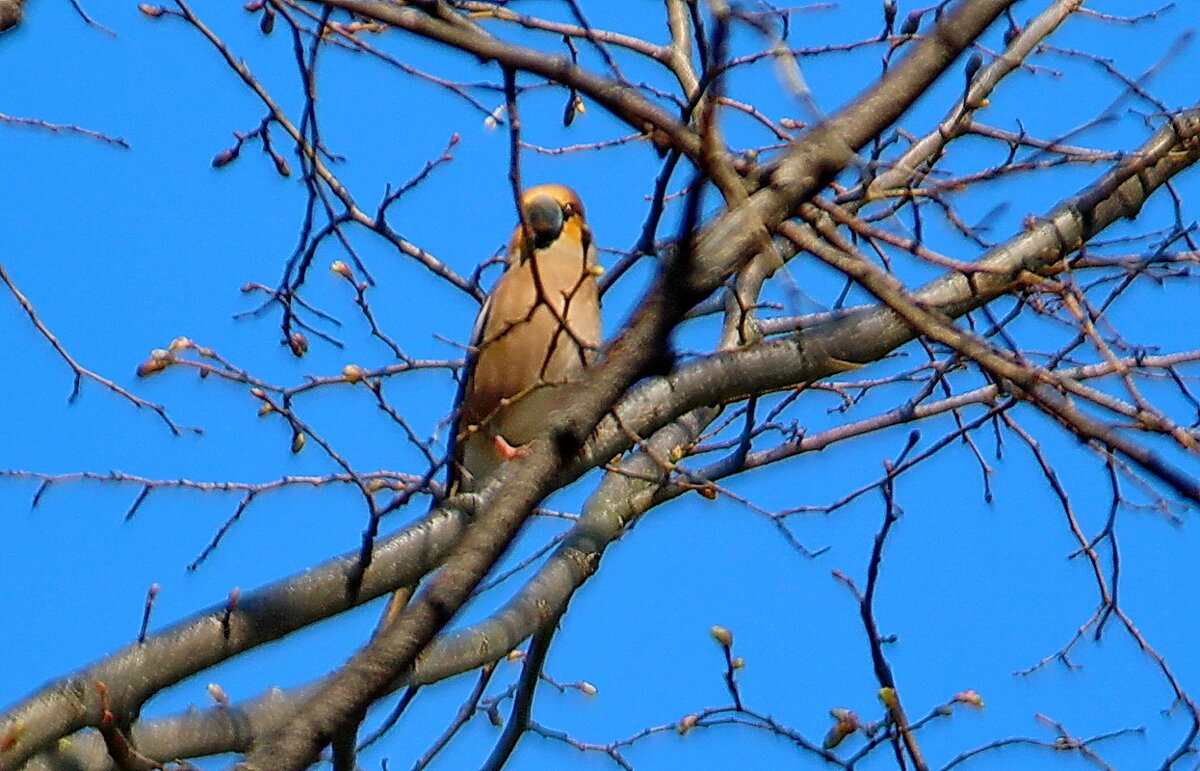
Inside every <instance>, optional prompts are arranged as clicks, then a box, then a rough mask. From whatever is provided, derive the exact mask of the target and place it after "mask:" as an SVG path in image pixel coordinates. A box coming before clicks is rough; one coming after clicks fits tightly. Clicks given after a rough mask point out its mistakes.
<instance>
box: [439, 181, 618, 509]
mask: <svg viewBox="0 0 1200 771" xmlns="http://www.w3.org/2000/svg"><path fill="white" fill-rule="evenodd" d="M520 206H521V221H520V222H519V223H518V224H517V226H516V228H515V229H514V230H513V234H512V237H511V238H510V239H509V242H508V253H507V260H506V268H505V271H504V274H503V275H501V277H500V279H499V280H498V281H497V282H496V286H495V287H494V288H493V289H492V292H491V294H489V295H488V297H487V299H486V300H485V301H484V304H483V306H482V308H480V311H479V316H478V317H477V318H476V320H475V329H474V331H473V332H472V335H471V344H470V347H469V355H468V357H467V366H466V375H465V377H464V379H463V381H462V387H461V389H460V395H459V400H458V410H457V415H456V419H455V423H454V429H453V431H452V448H451V452H450V470H449V473H448V479H447V485H446V490H447V493H448V494H451V495H453V494H456V493H460V492H471V491H475V490H478V488H479V485H480V483H481V482H482V481H483V480H485V479H486V478H488V477H490V476H491V475H492V474H493V472H495V471H496V469H497V468H498V467H499V466H500V465H501V464H502V463H504V462H506V461H508V460H512V459H514V458H517V457H520V456H521V455H522V454H523V453H522V448H523V446H524V445H526V444H528V443H529V442H531V441H532V440H533V439H534V438H536V436H537V433H538V431H539V430H541V429H542V428H544V426H545V425H546V418H547V416H549V415H553V414H554V413H555V412H556V411H557V410H559V409H561V408H562V407H563V406H564V405H565V404H568V403H569V402H570V400H571V398H572V394H573V388H572V386H573V385H574V384H576V383H577V381H578V380H579V378H580V376H581V375H582V374H583V373H584V371H585V370H586V369H587V367H588V366H589V365H590V364H591V363H592V362H593V361H594V360H595V358H596V354H597V352H598V350H599V348H600V338H601V326H600V292H599V288H598V286H597V284H596V277H597V276H598V275H599V274H600V273H601V272H602V269H601V268H600V267H599V263H598V261H597V259H596V247H595V245H594V243H593V240H592V231H591V228H590V227H589V226H588V224H587V218H586V216H585V214H584V209H583V202H582V201H580V199H579V195H578V194H577V193H576V192H575V191H574V190H572V189H571V188H569V187H567V186H565V185H560V184H545V185H537V186H536V187H531V188H529V189H527V190H525V191H524V192H523V193H522V194H521V201H520Z"/></svg>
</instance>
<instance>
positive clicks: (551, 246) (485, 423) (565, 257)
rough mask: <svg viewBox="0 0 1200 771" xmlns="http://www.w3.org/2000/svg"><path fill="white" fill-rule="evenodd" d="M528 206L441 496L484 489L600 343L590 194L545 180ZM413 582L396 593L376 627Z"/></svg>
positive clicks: (473, 373)
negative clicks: (587, 205) (584, 196)
mask: <svg viewBox="0 0 1200 771" xmlns="http://www.w3.org/2000/svg"><path fill="white" fill-rule="evenodd" d="M520 207H521V216H520V222H518V223H517V226H516V229H514V230H513V234H512V237H511V238H510V239H509V241H508V252H507V258H506V261H505V263H506V264H505V270H504V273H503V274H502V275H501V276H500V279H499V280H498V281H497V282H496V285H495V287H494V288H493V289H492V291H491V293H490V294H489V295H488V297H487V299H486V300H484V303H483V306H482V307H481V308H480V310H479V315H478V316H477V317H476V319H475V327H474V330H473V331H472V333H471V342H470V345H469V347H468V353H467V362H466V368H465V374H464V377H463V378H462V379H461V381H460V386H459V392H458V398H457V408H456V410H455V418H454V423H453V428H452V430H451V432H450V449H449V464H448V465H449V471H448V472H447V480H446V487H445V494H444V495H443V496H442V497H443V499H444V498H448V497H451V496H454V495H457V494H459V493H470V492H476V491H478V490H479V489H480V488H481V486H482V485H483V483H484V482H485V481H486V480H487V479H488V478H489V477H491V476H492V475H493V474H494V472H495V471H496V470H497V469H498V468H499V467H500V465H501V464H503V463H505V462H507V461H510V460H513V459H516V458H519V457H521V456H522V455H523V454H524V446H525V445H527V444H528V443H529V442H531V441H533V440H534V439H536V438H537V434H538V433H539V431H541V430H544V429H545V427H546V425H547V419H548V418H549V417H551V416H553V414H554V413H555V412H556V411H557V410H560V409H561V408H562V407H563V406H564V405H566V404H569V403H570V402H571V400H572V398H573V394H574V387H575V386H576V385H577V384H578V381H579V378H580V376H581V375H583V374H584V372H585V370H586V369H587V367H588V366H589V365H591V364H592V362H593V361H594V360H595V358H596V355H597V353H598V351H599V349H600V340H601V326H600V291H599V287H598V286H597V284H596V277H597V276H598V275H600V274H601V273H602V272H603V271H602V269H601V268H600V267H599V263H598V261H597V259H596V247H595V245H594V244H593V242H592V230H591V228H590V227H588V224H587V218H586V216H585V215H584V211H583V202H582V201H580V200H579V195H578V194H577V193H576V192H575V191H574V190H572V189H571V188H569V187H567V186H565V185H560V184H545V185H537V186H536V187H531V188H529V189H528V190H525V191H524V192H523V193H522V194H521V200H520ZM436 503H437V502H436V501H435V505H436ZM414 589H415V587H411V586H410V587H405V588H402V589H400V590H398V591H396V592H395V593H394V594H393V595H392V597H391V598H390V600H389V602H388V606H387V609H386V610H385V611H384V615H383V619H382V621H381V622H380V625H379V627H378V628H377V630H376V634H378V633H379V632H380V631H381V630H383V629H384V628H386V627H387V626H389V625H390V624H391V622H392V621H393V620H394V619H395V618H396V617H398V616H399V615H400V613H401V611H403V610H404V606H405V605H406V604H407V602H408V599H409V597H410V596H411V595H412V592H413V590H414Z"/></svg>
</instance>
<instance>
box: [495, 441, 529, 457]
mask: <svg viewBox="0 0 1200 771" xmlns="http://www.w3.org/2000/svg"><path fill="white" fill-rule="evenodd" d="M492 444H493V446H495V448H496V452H498V453H499V454H500V457H501V458H503V459H504V460H516V459H517V458H524V457H525V456H526V455H528V454H529V447H528V446H527V445H521V446H520V447H513V446H512V445H511V444H509V443H508V442H507V441H506V440H505V438H504V437H502V436H499V435H497V436H494V437H492Z"/></svg>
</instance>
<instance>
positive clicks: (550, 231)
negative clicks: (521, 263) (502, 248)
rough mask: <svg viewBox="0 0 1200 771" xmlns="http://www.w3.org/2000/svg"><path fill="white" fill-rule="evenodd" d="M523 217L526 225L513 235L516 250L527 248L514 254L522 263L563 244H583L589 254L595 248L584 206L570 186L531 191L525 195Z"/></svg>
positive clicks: (522, 204)
mask: <svg viewBox="0 0 1200 771" xmlns="http://www.w3.org/2000/svg"><path fill="white" fill-rule="evenodd" d="M521 213H522V219H523V220H524V222H523V224H522V225H518V226H517V230H516V232H515V233H513V244H512V246H513V247H517V246H518V245H520V246H521V247H523V248H519V249H517V248H514V249H511V250H510V254H512V255H519V258H520V259H524V258H526V257H528V256H529V254H531V253H532V252H535V251H538V250H541V249H545V248H547V247H549V246H550V245H552V244H556V243H560V242H563V243H569V244H579V245H580V248H582V249H583V251H584V252H585V253H586V252H587V250H588V247H589V246H590V245H591V238H592V232H591V230H590V229H589V228H588V226H587V221H586V220H585V219H584V215H583V202H582V201H580V200H579V195H578V194H577V193H576V192H575V191H574V190H572V189H571V188H569V187H567V186H566V185H559V184H548V185H538V186H536V187H531V188H529V189H528V190H526V191H525V192H524V193H522V194H521ZM522 235H523V236H524V237H522Z"/></svg>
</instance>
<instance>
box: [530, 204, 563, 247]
mask: <svg viewBox="0 0 1200 771" xmlns="http://www.w3.org/2000/svg"><path fill="white" fill-rule="evenodd" d="M525 222H526V223H527V224H528V225H529V227H530V229H531V230H533V242H534V245H535V246H536V247H537V248H539V249H540V248H543V247H546V246H549V245H550V244H552V243H554V240H555V239H556V238H558V234H559V233H561V232H562V228H563V211H562V207H561V206H560V205H559V203H558V201H556V200H554V199H553V198H551V197H550V196H548V195H539V196H538V197H537V198H534V199H533V200H532V201H530V202H529V204H528V205H527V206H526V207H525Z"/></svg>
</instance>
